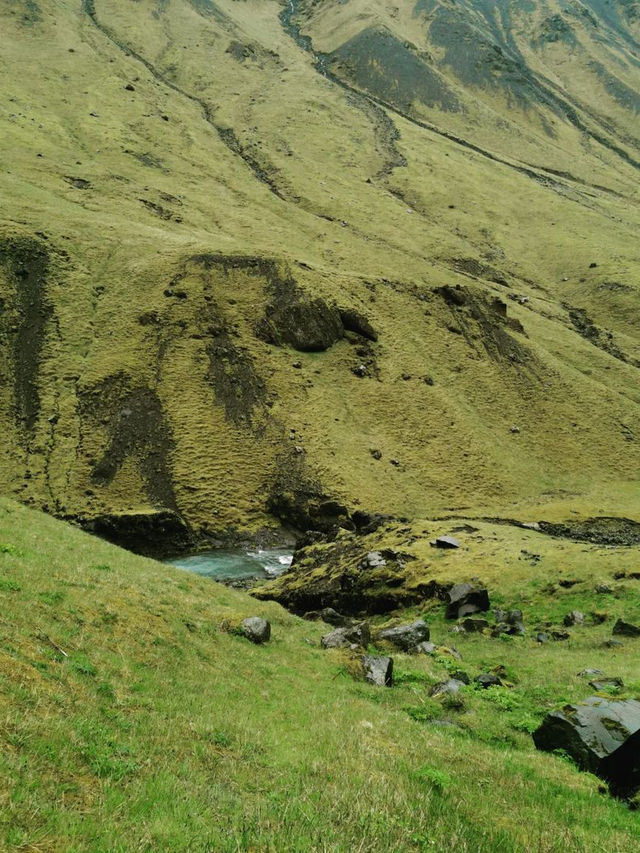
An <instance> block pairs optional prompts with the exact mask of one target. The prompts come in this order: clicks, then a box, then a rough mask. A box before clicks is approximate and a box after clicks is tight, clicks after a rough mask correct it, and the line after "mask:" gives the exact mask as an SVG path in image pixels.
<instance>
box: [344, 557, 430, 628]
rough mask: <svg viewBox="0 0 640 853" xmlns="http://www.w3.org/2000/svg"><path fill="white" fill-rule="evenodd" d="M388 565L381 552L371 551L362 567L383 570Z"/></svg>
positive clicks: (363, 561) (361, 564)
mask: <svg viewBox="0 0 640 853" xmlns="http://www.w3.org/2000/svg"><path fill="white" fill-rule="evenodd" d="M386 565H387V561H386V560H385V558H384V557H383V556H382V554H381V553H380V551H369V553H368V554H367V555H366V556H365V557H364V559H363V560H362V562H361V563H360V566H361V568H363V569H381V568H382V567H383V566H386ZM427 639H428V638H427Z"/></svg>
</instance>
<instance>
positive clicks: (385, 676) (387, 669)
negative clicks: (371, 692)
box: [362, 655, 393, 687]
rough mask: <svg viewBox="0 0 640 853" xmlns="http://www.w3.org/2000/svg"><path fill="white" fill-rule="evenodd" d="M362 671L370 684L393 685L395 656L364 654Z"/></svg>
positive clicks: (379, 685)
mask: <svg viewBox="0 0 640 853" xmlns="http://www.w3.org/2000/svg"><path fill="white" fill-rule="evenodd" d="M362 671H363V672H364V677H365V680H366V681H368V682H369V683H370V684H376V685H378V687H391V685H392V684H393V658H387V657H374V656H373V655H363V657H362Z"/></svg>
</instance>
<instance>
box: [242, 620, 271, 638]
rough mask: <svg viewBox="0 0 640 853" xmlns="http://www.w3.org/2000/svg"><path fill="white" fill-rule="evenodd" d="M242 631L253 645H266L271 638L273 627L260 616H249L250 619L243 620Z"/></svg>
mask: <svg viewBox="0 0 640 853" xmlns="http://www.w3.org/2000/svg"><path fill="white" fill-rule="evenodd" d="M240 630H241V631H242V633H243V635H244V636H245V637H246V638H247V640H251V642H252V643H258V644H260V643H266V642H268V640H269V637H270V636H271V625H270V624H269V622H267V620H266V619H261V618H260V616H249V618H248V619H243V620H242V624H241V626H240Z"/></svg>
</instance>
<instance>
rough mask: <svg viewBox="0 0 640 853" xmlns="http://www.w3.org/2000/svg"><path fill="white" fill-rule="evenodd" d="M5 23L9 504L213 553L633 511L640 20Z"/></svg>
mask: <svg viewBox="0 0 640 853" xmlns="http://www.w3.org/2000/svg"><path fill="white" fill-rule="evenodd" d="M0 27H1V28H2V31H3V33H5V37H4V38H3V39H2V44H1V46H0V62H1V63H2V65H1V68H2V75H3V81H4V85H3V93H2V100H1V112H0V123H1V128H0V146H1V147H2V154H3V157H2V162H3V169H2V171H1V173H0V193H1V195H2V199H3V208H2V220H1V222H0V299H1V302H0V397H1V401H2V406H1V407H0V418H1V420H2V429H3V433H4V441H3V443H2V448H1V449H0V487H1V488H2V490H3V491H5V492H10V493H13V494H14V495H15V496H17V497H18V498H19V499H20V500H21V501H25V502H28V503H33V504H35V505H37V506H40V507H43V508H45V509H47V510H49V511H51V512H54V513H56V514H58V515H60V516H63V517H70V518H80V519H83V520H87V521H91V520H92V519H96V518H98V517H100V516H104V515H105V514H109V515H113V514H116V515H118V514H121V513H130V512H132V511H133V512H135V513H140V512H144V511H148V510H150V509H152V508H160V509H166V510H171V511H175V512H177V513H178V514H179V515H180V516H181V517H182V518H184V519H186V521H187V522H188V524H189V525H191V526H192V527H193V529H194V530H195V531H196V536H200V535H204V534H209V535H215V536H222V537H224V536H229V535H231V534H233V533H234V532H240V531H242V532H247V531H248V532H257V531H258V530H260V529H263V528H265V527H273V525H274V524H275V521H276V519H281V520H283V521H285V522H287V523H290V524H294V525H296V526H299V527H305V526H312V527H318V526H320V527H321V526H328V525H330V524H332V523H333V522H334V521H335V520H336V519H341V518H345V517H346V516H347V515H349V514H350V513H352V512H353V510H355V509H356V508H358V507H359V508H360V509H363V510H366V511H375V512H384V513H389V514H392V515H395V516H415V517H419V518H423V517H428V516H433V515H437V514H439V513H442V512H445V511H456V510H459V509H461V508H465V510H470V511H473V512H476V513H481V512H483V513H487V514H502V513H505V514H510V515H515V514H522V513H524V512H527V513H528V512H529V511H530V508H532V507H535V508H540V511H541V512H542V513H544V509H543V507H544V505H545V504H548V503H549V502H551V501H552V502H553V504H554V508H553V513H555V514H556V515H557V516H563V515H566V514H568V512H569V509H574V510H577V511H578V512H580V513H598V512H602V510H603V509H604V510H605V514H610V515H615V514H618V513H620V514H623V513H624V512H625V510H626V509H628V505H629V504H628V498H627V496H628V495H629V494H632V493H633V488H634V487H633V483H634V482H635V481H637V476H638V471H639V470H640V452H639V449H640V444H639V440H638V434H637V423H638V415H639V414H640V383H639V382H638V377H639V373H638V367H639V365H640V335H639V322H640V321H639V316H640V315H639V313H638V310H637V306H638V291H639V285H638V272H639V270H640V261H639V260H638V250H637V234H638V225H639V222H640V213H639V208H638V194H637V177H638V170H639V168H640V166H639V164H640V145H639V143H638V121H637V113H638V109H639V102H638V95H637V93H638V91H639V90H640V70H639V60H638V53H637V45H638V41H639V40H640V23H639V20H638V4H637V3H630V2H613V0H612V1H611V2H608V3H605V2H595V0H594V2H589V3H580V2H572V3H556V2H548V3H547V2H545V3H537V4H532V3H527V2H519V3H507V2H499V3H485V2H480V0H477V2H476V1H475V0H474V2H471V0H467V2H464V3H455V4H453V3H447V2H441V3H437V2H422V0H421V2H419V3H418V4H417V5H415V6H414V5H413V4H411V3H404V2H402V3H400V2H399V3H397V4H395V5H393V6H387V5H386V4H382V3H377V2H373V3H370V2H368V3H366V4H364V3H362V2H360V0H350V2H349V3H346V4H337V3H333V2H326V3H322V2H321V3H316V4H305V5H300V6H299V7H298V6H297V5H296V3H295V2H293V3H292V4H291V5H280V4H278V3H275V2H271V0H265V1H264V2H257V0H247V2H243V3H237V2H233V0H221V2H219V3H215V4H214V3H213V2H210V0H191V2H189V1H188V0H171V2H165V0H158V2H156V0H140V1H139V2H135V3H134V2H124V3H123V2H116V0H83V2H82V3H81V4H80V3H77V2H75V0H74V2H71V0H59V2H55V3H54V2H53V1H52V0H37V2H36V0H28V2H24V3H15V2H8V0H2V2H0ZM372 451H375V453H373V452H372ZM376 457H380V458H376ZM623 484H624V485H623ZM525 508H526V509H525ZM550 511H551V510H550ZM134 521H135V519H134ZM134 521H132V520H131V518H129V519H128V520H126V524H128V525H131V524H133V523H134ZM115 524H116V526H117V524H118V521H117V519H116V522H115ZM176 535H177V534H176ZM181 535H182V534H181Z"/></svg>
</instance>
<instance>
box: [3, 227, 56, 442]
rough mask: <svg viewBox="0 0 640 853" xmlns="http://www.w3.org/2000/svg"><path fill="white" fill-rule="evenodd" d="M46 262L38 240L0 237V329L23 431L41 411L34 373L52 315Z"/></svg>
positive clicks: (43, 250) (46, 253) (18, 419)
mask: <svg viewBox="0 0 640 853" xmlns="http://www.w3.org/2000/svg"><path fill="white" fill-rule="evenodd" d="M49 265H50V258H49V253H48V251H47V249H46V248H45V247H44V246H43V245H42V244H41V243H39V242H38V241H37V240H35V239H33V238H30V237H16V238H9V239H0V268H2V270H3V271H4V273H5V276H6V279H7V282H8V284H9V291H8V293H7V295H6V297H5V298H4V299H2V300H1V301H0V309H1V311H0V328H1V329H2V337H3V338H5V339H6V340H7V342H8V344H9V347H10V348H11V349H12V352H13V359H12V361H13V366H12V370H13V377H12V379H13V387H14V396H15V418H16V423H17V424H18V426H22V427H24V429H25V430H26V431H27V432H28V433H32V432H33V429H34V427H35V424H36V421H37V419H38V415H39V413H40V395H39V392H38V373H39V369H40V362H41V359H42V349H43V346H44V341H45V335H46V330H47V324H48V323H49V321H50V320H51V318H52V316H53V307H52V306H51V304H50V302H49V300H48V298H47V294H46V285H47V276H48V273H49ZM8 379H9V381H10V378H9V377H8Z"/></svg>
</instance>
